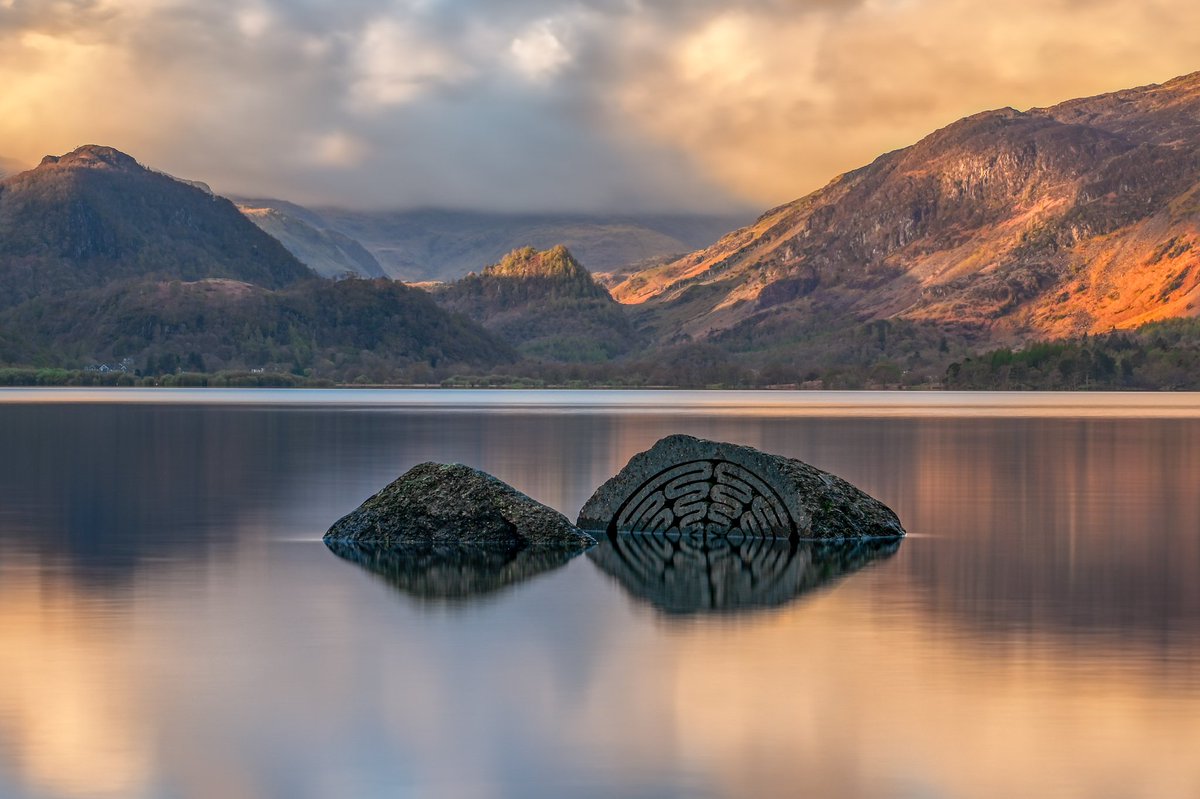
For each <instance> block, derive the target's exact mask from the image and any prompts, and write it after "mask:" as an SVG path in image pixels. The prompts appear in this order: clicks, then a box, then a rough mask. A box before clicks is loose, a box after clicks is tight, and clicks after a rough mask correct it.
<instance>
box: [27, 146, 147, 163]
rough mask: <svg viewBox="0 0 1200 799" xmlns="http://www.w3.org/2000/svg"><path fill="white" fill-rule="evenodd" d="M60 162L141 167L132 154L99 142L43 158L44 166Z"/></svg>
mask: <svg viewBox="0 0 1200 799" xmlns="http://www.w3.org/2000/svg"><path fill="white" fill-rule="evenodd" d="M50 164H58V165H60V166H74V167H85V168H93V169H94V168H101V169H103V168H115V169H140V168H141V165H140V164H139V163H138V162H137V161H136V160H135V159H134V158H133V156H131V155H126V154H125V153H123V152H121V151H120V150H118V149H116V148H115V147H104V146H102V145H98V144H85V145H84V146H82V147H79V148H77V149H75V150H72V151H71V152H69V153H67V154H66V155H62V156H58V155H48V156H46V157H45V158H43V159H42V166H47V165H50Z"/></svg>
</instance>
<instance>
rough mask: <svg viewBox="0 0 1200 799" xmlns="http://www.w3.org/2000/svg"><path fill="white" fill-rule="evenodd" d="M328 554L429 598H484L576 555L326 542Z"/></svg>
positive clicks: (516, 548) (551, 550) (558, 550)
mask: <svg viewBox="0 0 1200 799" xmlns="http://www.w3.org/2000/svg"><path fill="white" fill-rule="evenodd" d="M325 545H326V546H328V547H329V550H330V551H331V552H333V554H335V555H337V556H338V557H339V558H342V559H343V560H348V561H350V562H351V563H356V564H358V565H359V566H361V567H362V568H364V569H366V570H367V571H369V572H371V573H372V574H376V575H378V576H379V578H380V579H382V580H383V581H384V582H386V583H387V584H388V585H390V586H392V587H393V588H395V589H396V590H397V591H400V592H401V593H404V594H408V595H409V596H412V597H416V598H417V599H423V600H432V601H449V602H453V601H458V600H462V601H466V600H471V599H476V598H483V597H487V596H489V595H491V594H494V593H496V592H498V591H501V590H503V589H505V588H507V587H509V586H513V585H517V584H518V583H523V582H525V581H526V580H531V579H533V578H534V577H537V576H538V575H540V574H543V573H545V572H549V571H553V570H554V569H557V568H559V567H561V566H563V565H565V564H566V563H567V561H569V560H571V558H574V557H576V556H577V555H578V554H579V552H578V550H576V549H574V548H563V547H526V546H521V545H518V544H514V545H511V546H479V545H473V544H404V545H396V546H379V545H376V544H356V543H351V542H347V541H332V540H330V541H326V542H325Z"/></svg>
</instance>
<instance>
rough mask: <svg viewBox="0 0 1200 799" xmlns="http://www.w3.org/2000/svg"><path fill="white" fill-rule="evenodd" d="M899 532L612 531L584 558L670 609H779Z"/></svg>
mask: <svg viewBox="0 0 1200 799" xmlns="http://www.w3.org/2000/svg"><path fill="white" fill-rule="evenodd" d="M899 548H900V539H899V538H888V539H884V538H866V539H856V540H852V541H785V540H781V539H778V538H748V539H745V540H743V541H740V542H736V543H735V542H734V541H732V540H730V539H729V538H697V537H690V536H676V537H674V538H668V537H666V536H662V535H612V536H610V537H609V538H608V539H607V540H603V541H601V542H600V545H599V546H597V547H595V548H593V549H591V550H589V551H588V554H587V556H588V558H589V559H590V560H591V561H592V562H593V563H595V564H596V565H597V566H598V567H599V568H600V570H601V571H603V572H604V573H605V574H608V575H609V576H610V577H612V578H614V579H615V580H616V581H617V582H618V583H620V584H621V586H622V587H624V588H625V590H626V591H628V592H629V593H630V594H631V595H632V596H633V597H635V598H636V599H639V600H641V601H644V602H648V603H650V604H651V605H653V606H654V607H655V608H657V609H658V610H660V611H662V612H664V613H667V614H671V615H691V614H710V613H744V612H747V611H754V610H762V609H766V608H776V607H782V606H783V605H786V604H788V603H790V602H794V601H796V600H797V599H800V598H801V597H802V596H804V595H805V594H809V593H811V592H813V591H816V590H817V589H820V588H824V587H826V586H828V585H830V584H831V583H833V582H835V581H837V580H839V579H840V578H842V577H844V576H846V575H848V574H850V573H852V572H855V571H858V570H859V569H862V568H864V567H866V566H868V565H870V564H871V563H872V562H874V561H876V560H883V559H885V558H890V557H891V556H892V555H894V554H895V553H896V551H897V550H898V549H899Z"/></svg>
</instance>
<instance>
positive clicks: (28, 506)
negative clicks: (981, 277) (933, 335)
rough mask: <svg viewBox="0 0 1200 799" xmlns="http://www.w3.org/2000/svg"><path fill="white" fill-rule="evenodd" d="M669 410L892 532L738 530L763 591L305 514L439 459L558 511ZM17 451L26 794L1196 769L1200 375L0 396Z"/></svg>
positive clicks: (1122, 775) (1010, 784)
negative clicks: (369, 532) (448, 547)
mask: <svg viewBox="0 0 1200 799" xmlns="http://www.w3.org/2000/svg"><path fill="white" fill-rule="evenodd" d="M677 432H679V433H690V434H693V435H698V436H703V437H707V438H716V439H723V440H728V441H733V442H738V443H744V444H749V445H752V446H756V447H759V448H761V449H765V450H768V451H771V452H775V453H780V454H784V455H788V456H792V457H798V458H801V459H803V460H805V461H808V462H810V463H812V464H814V465H816V466H819V467H821V468H824V469H827V470H829V471H832V472H834V473H836V474H838V475H840V476H842V477H844V478H846V479H848V480H850V481H851V482H853V483H855V484H856V485H858V486H860V487H862V488H863V489H864V490H866V491H867V492H869V493H871V494H872V495H874V496H876V497H878V498H879V499H881V500H882V501H884V502H886V503H887V504H888V505H890V506H891V507H892V508H893V509H894V510H895V511H896V512H897V514H899V516H900V519H901V520H902V521H903V523H904V525H905V527H906V528H907V529H908V531H909V537H908V538H907V539H905V540H904V541H903V542H902V543H901V544H900V545H899V546H898V547H891V548H884V549H881V550H877V551H876V550H872V551H869V552H864V551H858V552H854V553H851V554H850V555H846V554H844V553H833V554H831V553H828V552H823V551H817V550H807V549H801V550H799V551H796V550H794V549H793V550H788V551H784V552H781V551H777V550H776V549H772V548H770V547H766V548H762V549H756V550H754V551H753V552H751V551H749V550H745V551H741V552H737V553H734V556H736V557H739V558H741V559H742V561H741V562H743V563H749V564H750V565H751V566H753V567H754V569H755V570H757V569H758V568H759V566H762V567H763V568H764V569H766V570H767V571H770V570H772V569H774V570H775V572H774V573H777V574H779V575H781V576H780V578H779V579H778V580H774V581H773V582H771V583H770V585H767V584H766V582H753V581H751V582H750V583H745V582H743V583H737V584H734V583H724V582H720V581H716V580H714V579H712V577H711V575H712V574H714V573H715V572H714V570H713V563H712V561H711V560H710V561H709V562H705V560H704V558H705V557H706V556H705V555H704V554H700V555H698V556H697V559H695V560H690V561H677V562H674V563H672V564H671V565H670V568H669V569H668V567H667V565H664V566H663V567H662V569H661V570H656V569H655V568H654V567H653V565H651V567H647V568H643V569H641V570H633V569H623V568H622V567H621V566H620V563H617V561H616V560H615V559H614V557H613V556H614V555H615V554H620V553H614V552H613V551H610V550H603V549H602V548H597V550H593V551H592V552H590V553H589V554H587V555H582V556H578V557H575V558H572V559H570V560H568V561H566V562H565V563H535V564H530V565H529V568H527V569H525V570H523V571H522V570H518V571H513V572H511V573H509V574H508V578H507V579H505V580H500V581H496V582H494V583H487V582H486V581H465V580H464V581H463V582H462V583H461V584H459V583H454V575H452V574H451V575H449V576H447V574H446V573H442V574H441V576H439V577H437V578H436V579H432V580H430V579H426V578H425V577H423V576H422V575H420V574H416V575H414V574H413V572H412V570H411V569H410V568H408V567H407V566H403V565H402V566H401V567H397V566H396V565H395V564H390V565H389V564H378V563H376V564H367V565H359V564H358V563H355V562H353V561H351V560H348V559H345V558H342V557H338V556H336V555H335V554H334V553H332V552H331V551H330V550H329V549H328V548H327V547H326V546H325V545H324V544H323V543H322V542H321V540H320V538H321V535H322V534H323V533H324V532H325V530H326V529H327V528H328V527H329V525H330V524H331V523H332V522H334V521H335V520H336V519H337V518H338V517H340V516H341V515H343V514H345V513H347V512H349V511H350V510H352V509H353V508H354V507H356V506H357V505H358V503H359V502H361V501H362V500H363V499H364V498H366V497H367V496H369V495H370V494H372V493H374V492H375V491H376V490H378V489H379V488H380V487H382V486H383V485H385V484H386V483H388V482H389V481H391V480H392V479H394V478H395V477H396V476H398V475H399V474H401V473H402V472H403V471H405V470H406V469H407V468H409V467H410V466H412V465H414V464H416V463H418V462H421V461H425V460H437V461H446V462H453V461H457V462H462V463H467V464H470V465H472V466H477V467H479V468H482V469H485V470H487V471H489V472H491V473H493V474H495V475H496V476H498V477H499V478H501V479H503V480H505V481H507V482H509V483H511V484H512V485H514V486H516V487H517V488H519V489H521V490H522V491H525V492H526V493H528V494H530V495H531V496H533V497H534V498H536V499H538V500H540V501H542V502H545V503H546V504H548V505H550V506H551V507H554V508H556V509H558V510H560V511H562V512H564V513H565V514H567V515H568V516H569V517H571V518H572V519H573V518H574V517H575V514H576V512H577V511H578V510H579V508H580V507H581V506H582V504H583V503H584V501H585V500H586V499H587V498H588V496H589V495H590V494H591V493H592V491H593V490H594V489H595V488H596V486H598V485H599V484H600V483H602V482H603V481H604V480H606V479H607V478H608V477H610V476H611V475H612V474H614V473H615V472H616V471H617V470H618V469H619V468H620V467H621V466H623V465H624V464H625V462H626V460H627V459H628V458H629V457H630V456H631V455H633V454H634V453H636V452H638V451H640V450H643V449H646V448H648V447H649V446H650V445H651V444H652V443H653V442H654V441H655V440H656V439H658V438H659V437H661V436H663V435H667V434H669V433H677ZM0 452H2V453H3V455H4V457H3V458H2V459H0V796H3V797H6V798H24V797H38V799H43V798H48V797H121V799H137V798H138V797H155V798H157V797H172V798H174V797H197V799H199V798H201V797H203V798H205V799H207V798H209V797H222V798H223V799H225V798H228V799H237V798H239V797H247V798H249V797H288V798H289V799H290V798H292V797H297V798H300V799H304V798H306V797H314V798H315V797H321V798H324V797H439V799H440V798H441V797H452V798H457V797H465V798H467V799H474V798H476V797H478V798H480V799H487V798H490V797H575V796H579V797H676V796H678V797H685V796H686V797H735V796H736V797H743V796H745V797H772V796H794V795H803V796H814V797H956V798H957V797H997V798H1000V797H1003V798H1004V799H1010V798H1011V797H1014V796H1055V797H1080V798H1081V799H1082V798H1083V797H1088V798H1089V799H1090V798H1092V797H1156V799H1161V798H1162V797H1189V798H1190V797H1196V796H1200V757H1197V756H1196V753H1197V752H1198V751H1200V396H1197V395H1191V394H1154V395H1145V394H1142V395H1115V394H1086V395H1063V394H1039V395H1034V394H975V395H967V394H950V393H924V394H922V393H909V392H904V393H896V394H887V393H847V394H839V393H819V392H814V393H791V392H764V393H739V392H602V391H596V392H551V391H546V392H506V391H474V392H472V391H461V392H459V391H216V390H207V391H206V390H199V391H185V390H181V391H172V390H132V391H120V390H108V391H100V392H95V391H91V392H89V391H72V390H59V391H49V390H46V391H42V390H12V391H3V392H0ZM728 555H729V553H725V554H723V555H721V556H722V557H727V556H728ZM639 562H642V563H651V564H653V563H654V561H653V558H652V557H650V558H649V560H647V559H646V558H643V559H642V561H639ZM614 564H616V565H614ZM465 573H466V568H465V567H464V571H463V574H465ZM756 573H757V571H756Z"/></svg>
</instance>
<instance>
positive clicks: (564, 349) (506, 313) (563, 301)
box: [433, 245, 638, 361]
mask: <svg viewBox="0 0 1200 799" xmlns="http://www.w3.org/2000/svg"><path fill="white" fill-rule="evenodd" d="M433 296H434V298H435V299H436V300H437V302H438V303H439V304H440V305H441V306H442V307H444V308H447V309H449V310H451V311H455V312H457V313H460V314H462V315H463V316H465V317H467V318H469V319H474V320H477V321H479V322H480V323H481V324H483V326H484V327H486V328H487V329H488V330H491V331H492V332H494V333H496V334H498V335H499V336H500V337H501V338H503V339H504V340H505V341H508V342H511V343H512V344H514V345H515V346H516V347H517V348H518V350H519V351H520V352H521V353H522V354H524V355H526V356H528V357H533V358H545V359H549V360H556V361H604V360H607V359H610V358H614V357H617V356H619V355H623V354H625V353H627V352H629V351H630V350H631V349H632V348H633V347H634V345H635V344H636V342H637V339H638V337H637V335H636V333H635V332H634V330H633V328H632V326H631V325H630V322H629V318H628V317H627V316H626V314H625V312H624V309H622V308H621V306H620V305H618V304H617V303H616V302H614V301H613V299H612V297H611V296H609V293H608V291H607V290H606V289H605V288H604V287H603V286H601V285H599V284H598V283H597V282H596V281H595V279H594V278H593V277H592V275H591V274H589V273H588V271H587V270H586V269H584V268H583V266H582V265H581V264H580V263H579V261H577V260H576V259H575V257H574V256H573V255H572V254H571V252H570V250H568V249H567V248H566V247H564V246H562V245H559V246H556V247H552V248H551V249H549V250H542V251H539V250H535V249H534V248H533V247H525V248H522V249H519V250H514V251H512V252H510V253H508V254H507V255H505V256H504V258H502V259H501V260H500V261H499V262H498V263H495V264H493V265H491V266H489V267H487V268H486V269H484V270H483V272H482V273H480V274H474V273H472V274H470V275H467V276H466V277H464V278H462V279H461V280H458V281H456V282H454V283H451V284H449V285H447V286H444V287H435V289H434V294H433Z"/></svg>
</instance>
